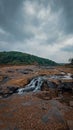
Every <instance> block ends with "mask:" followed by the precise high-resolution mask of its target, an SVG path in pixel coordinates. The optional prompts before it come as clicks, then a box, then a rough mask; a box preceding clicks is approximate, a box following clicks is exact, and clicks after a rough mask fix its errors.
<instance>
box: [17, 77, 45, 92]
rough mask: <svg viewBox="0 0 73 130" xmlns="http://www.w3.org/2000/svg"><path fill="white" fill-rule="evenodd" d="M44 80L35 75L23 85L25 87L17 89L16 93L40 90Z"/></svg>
mask: <svg viewBox="0 0 73 130" xmlns="http://www.w3.org/2000/svg"><path fill="white" fill-rule="evenodd" d="M43 82H44V78H43V77H41V76H40V77H37V78H34V79H32V80H31V82H30V83H29V84H28V85H26V86H25V88H21V89H18V94H22V93H24V92H31V91H32V92H37V91H39V90H41V86H42V83H43Z"/></svg>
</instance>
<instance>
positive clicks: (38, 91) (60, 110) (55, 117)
mask: <svg viewBox="0 0 73 130" xmlns="http://www.w3.org/2000/svg"><path fill="white" fill-rule="evenodd" d="M72 72H73V71H72V68H66V67H65V68H64V67H62V68H61V67H58V68H48V67H47V68H45V67H39V66H14V67H3V68H1V70H0V130H73V79H72V75H73V73H72ZM18 93H19V94H18Z"/></svg>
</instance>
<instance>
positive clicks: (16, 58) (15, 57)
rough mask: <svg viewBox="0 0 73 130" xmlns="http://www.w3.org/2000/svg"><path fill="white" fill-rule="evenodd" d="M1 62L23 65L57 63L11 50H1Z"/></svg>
mask: <svg viewBox="0 0 73 130" xmlns="http://www.w3.org/2000/svg"><path fill="white" fill-rule="evenodd" d="M0 64H6V65H7V64H11V65H22V64H39V65H57V63H56V62H54V61H52V60H48V59H45V58H40V57H37V56H34V55H30V54H26V53H22V52H16V51H10V52H0Z"/></svg>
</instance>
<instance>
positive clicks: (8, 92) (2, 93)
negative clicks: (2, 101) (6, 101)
mask: <svg viewBox="0 0 73 130" xmlns="http://www.w3.org/2000/svg"><path fill="white" fill-rule="evenodd" d="M17 90H18V87H13V86H12V87H7V88H6V89H5V90H0V96H1V97H3V98H6V97H9V96H10V95H12V94H14V93H17Z"/></svg>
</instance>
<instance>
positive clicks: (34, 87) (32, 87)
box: [17, 73, 72, 94]
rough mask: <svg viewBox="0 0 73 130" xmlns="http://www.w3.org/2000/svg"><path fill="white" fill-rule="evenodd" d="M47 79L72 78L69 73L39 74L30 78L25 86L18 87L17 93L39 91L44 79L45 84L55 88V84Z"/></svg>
mask: <svg viewBox="0 0 73 130" xmlns="http://www.w3.org/2000/svg"><path fill="white" fill-rule="evenodd" d="M48 79H57V80H59V79H60V80H61V79H64V80H66V79H69V80H70V79H72V78H71V74H70V73H68V74H67V75H65V74H60V75H50V76H39V77H36V78H34V79H32V80H31V82H30V83H29V84H28V85H26V86H25V88H20V89H18V91H17V92H18V94H23V93H26V92H37V91H40V90H41V88H42V85H43V83H45V81H46V85H47V87H49V88H53V89H54V88H55V87H56V85H55V84H54V83H53V82H50V81H49V80H48Z"/></svg>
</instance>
